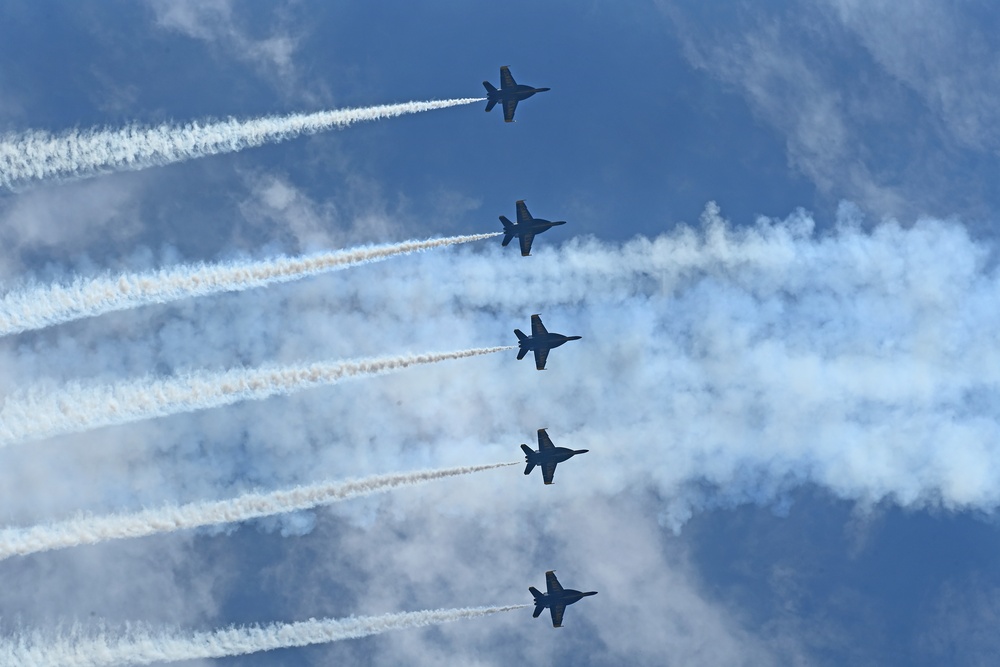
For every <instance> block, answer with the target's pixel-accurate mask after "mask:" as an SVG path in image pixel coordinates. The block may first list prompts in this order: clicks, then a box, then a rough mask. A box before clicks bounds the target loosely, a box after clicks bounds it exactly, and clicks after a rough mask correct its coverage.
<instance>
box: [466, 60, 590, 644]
mask: <svg viewBox="0 0 1000 667" xmlns="http://www.w3.org/2000/svg"><path fill="white" fill-rule="evenodd" d="M483 87H485V88H486V93H487V96H488V99H487V102H486V111H487V112H489V111H492V110H493V107H495V106H496V105H497V104H502V105H503V119H504V122H507V123H513V122H514V111H515V110H516V109H517V103H518V102H520V101H521V100H526V99H528V98H529V97H531V96H532V95H534V94H535V93H542V92H545V91H547V90H549V89H548V88H533V87H532V86H524V85H518V84H517V82H516V81H514V77H513V76H511V73H510V68H508V67H507V66H504V67H501V68H500V90H497V89H496V88H494V87H493V85H492V84H491V83H490V82H489V81H483ZM516 208H517V223H513V222H511V221H510V220H508V219H507V218H506V217H504V216H502V215H501V216H500V222H501V223H503V234H504V236H503V242H502V243H501V246H503V247H507V245H509V244H510V242H511V241H513V240H514V237H515V236H516V237H517V240H518V242H519V243H520V246H521V256H522V257H527V256H529V255H531V242H532V241H533V240H534V239H535V236H536V235H538V234H541V233H542V232H544V231H547V230H549V229H551V228H552V227H555V226H556V225H564V224H566V221H565V220H558V221H554V222H553V221H549V220H544V219H542V218H534V217H532V215H531V213H529V212H528V207H527V206H525V204H524V200H523V199H521V200H518V201H517V203H516ZM514 334H515V335H516V336H517V342H518V348H519V349H518V352H517V358H518V359H524V357H525V356H527V354H528V352H534V354H535V368H536V369H538V370H540V371H543V370H545V361H546V359H548V356H549V350H551V349H552V348H554V347H559V346H560V345H562V344H563V343H566V342H568V341H571V340H579V339H580V338H582V336H564V335H563V334H559V333H549V332H548V331H547V330H546V329H545V325H544V324H542V318H541V317H540V316H539V315H537V314H536V315H532V316H531V335H530V336H526V335H525V334H524V332H522V331H521V330H520V329H514ZM521 449H522V450H523V451H524V461H525V464H526V465H525V467H524V474H525V475H530V474H531V471H532V470H534V469H535V466H538V467H540V468H541V469H542V481H543V482H544V483H545V484H552V482H553V478H554V477H555V474H556V466H557V465H558V464H559V463H562V462H563V461H567V460H569V459H570V458H572V457H574V456H576V455H577V454H586V453H587V451H588V450H586V449H570V448H568V447H556V446H555V445H554V444H553V443H552V440H551V439H550V438H549V435H548V433H546V431H545V429H544V428H540V429H538V449H537V450H533V449H531V448H530V447H528V445H521ZM545 589H546V592H545V593H542V592H541V591H539V590H538V589H537V588H535V587H533V586H529V587H528V591H530V592H531V594H532V596H534V600H535V612H534V613H533V614H532V617H533V618H538V617H539V616H541V614H542V611H543V610H545V609H546V608H548V610H549V613H550V614H551V616H552V627H554V628H561V627H562V621H563V614H565V612H566V607H567V606H569V605H571V604H573V603H574V602H578V601H579V600H581V599H583V598H585V597H587V596H588V595H597V591H589V592H586V593H584V592H581V591H577V590H573V589H568V588H567V589H564V588H563V587H562V586H561V585H560V584H559V580H558V579H556V573H555V571H554V570H549V571H548V572H546V573H545Z"/></svg>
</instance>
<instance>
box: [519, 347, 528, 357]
mask: <svg viewBox="0 0 1000 667" xmlns="http://www.w3.org/2000/svg"><path fill="white" fill-rule="evenodd" d="M527 354H528V348H522V349H521V351H519V352H518V353H517V358H518V359H524V357H525V356H526V355H527Z"/></svg>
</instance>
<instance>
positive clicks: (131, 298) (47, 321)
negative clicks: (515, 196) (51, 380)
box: [0, 232, 501, 336]
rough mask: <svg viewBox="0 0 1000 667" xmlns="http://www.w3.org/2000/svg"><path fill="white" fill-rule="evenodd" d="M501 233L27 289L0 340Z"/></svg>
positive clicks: (8, 311) (2, 305)
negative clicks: (94, 318)
mask: <svg viewBox="0 0 1000 667" xmlns="http://www.w3.org/2000/svg"><path fill="white" fill-rule="evenodd" d="M500 234H501V233H500V232H494V233H489V234H473V235H469V236H453V237H451V238H444V239H429V240H427V241H405V242H403V243H395V244H390V245H379V246H368V247H362V248H355V249H353V250H342V251H339V252H324V253H317V254H313V255H305V256H301V257H277V258H272V259H267V260H260V261H239V262H227V263H225V264H200V265H193V266H177V267H173V268H170V269H163V270H160V271H153V272H149V273H123V274H121V275H118V276H105V277H101V278H93V279H89V280H86V279H81V278H78V279H76V280H74V281H73V282H72V283H70V284H68V285H48V286H32V287H28V288H25V289H20V290H17V291H15V292H11V293H9V294H7V295H5V296H4V297H3V298H2V299H0V336H7V335H10V334H15V333H20V332H22V331H28V330H33V329H42V328H45V327H49V326H53V325H56V324H63V323H65V322H72V321H74V320H79V319H83V318H87V317H96V316H97V315H103V314H104V313H111V312H115V311H119V310H127V309H130V308H137V307H139V306H144V305H148V304H154V303H167V302H170V301H177V300H179V299H184V298H187V297H194V296H205V295H209V294H217V293H219V292H241V291H243V290H248V289H252V288H255V287H263V286H265V285H271V284H274V283H283V282H289V281H292V280H298V279H300V278H305V277H306V276H313V275H316V274H319V273H326V272H328V271H335V270H337V269H343V268H347V267H349V266H355V265H357V264H365V263H368V262H375V261H379V260H383V259H386V258H388V257H392V256H394V255H405V254H408V253H412V252H418V251H421V250H429V249H432V248H441V247H445V246H451V245H457V244H460V243H472V242H474V241H482V240H483V239H489V238H493V237H495V236H499V235H500Z"/></svg>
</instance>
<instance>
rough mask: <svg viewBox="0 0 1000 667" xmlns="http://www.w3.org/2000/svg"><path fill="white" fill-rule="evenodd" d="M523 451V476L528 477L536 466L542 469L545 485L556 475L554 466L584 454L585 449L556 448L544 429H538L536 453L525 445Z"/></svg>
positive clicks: (522, 446) (522, 447)
mask: <svg viewBox="0 0 1000 667" xmlns="http://www.w3.org/2000/svg"><path fill="white" fill-rule="evenodd" d="M521 449H522V450H523V451H524V461H525V463H527V465H526V466H525V467H524V474H525V475H530V474H531V471H532V470H534V469H535V466H538V467H540V468H541V469H542V480H543V481H544V482H545V483H546V484H551V483H552V477H553V476H554V475H555V474H556V465H557V464H559V463H562V462H563V461H566V460H568V459H571V458H573V457H574V456H576V455H577V454H586V453H587V452H588V451H590V450H587V449H570V448H569V447H556V446H555V445H553V444H552V440H550V439H549V434H548V433H546V432H545V429H544V428H540V429H538V451H533V450H532V449H531V447H528V446H527V445H521Z"/></svg>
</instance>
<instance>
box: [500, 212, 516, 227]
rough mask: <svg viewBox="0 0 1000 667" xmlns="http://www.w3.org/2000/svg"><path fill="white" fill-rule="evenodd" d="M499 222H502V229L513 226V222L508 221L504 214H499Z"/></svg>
mask: <svg viewBox="0 0 1000 667" xmlns="http://www.w3.org/2000/svg"><path fill="white" fill-rule="evenodd" d="M500 222H502V223H503V228H504V229H510V228H511V227H513V226H514V223H513V222H511V221H510V218H508V217H507V216H505V215H501V216H500Z"/></svg>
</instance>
